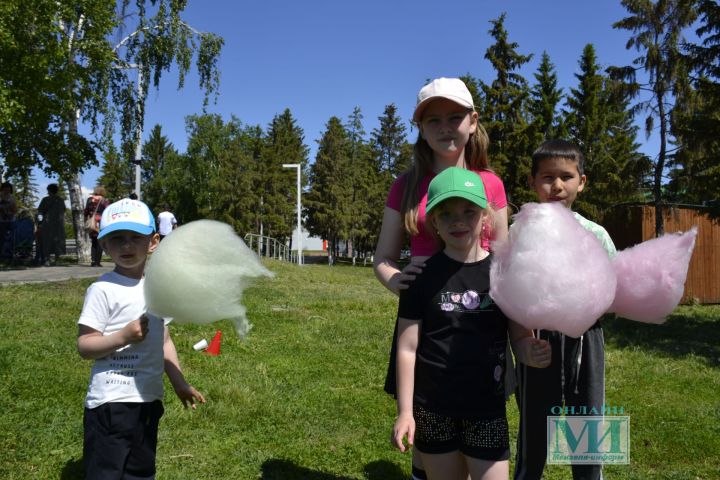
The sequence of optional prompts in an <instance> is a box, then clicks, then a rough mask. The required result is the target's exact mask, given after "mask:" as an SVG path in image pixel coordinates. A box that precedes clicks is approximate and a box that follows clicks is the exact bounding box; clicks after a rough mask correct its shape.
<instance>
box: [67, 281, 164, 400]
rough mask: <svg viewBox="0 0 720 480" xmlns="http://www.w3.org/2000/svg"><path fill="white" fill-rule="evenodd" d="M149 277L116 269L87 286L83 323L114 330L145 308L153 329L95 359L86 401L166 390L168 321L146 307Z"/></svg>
mask: <svg viewBox="0 0 720 480" xmlns="http://www.w3.org/2000/svg"><path fill="white" fill-rule="evenodd" d="M143 282H144V279H139V280H138V279H133V278H128V277H125V276H123V275H120V274H118V273H115V272H108V273H106V274H104V275H102V276H101V277H100V278H99V279H98V280H97V281H96V282H95V283H93V284H92V285H90V287H88V290H87V293H86V295H85V303H84V305H83V309H82V312H81V313H80V319H79V320H78V324H81V325H85V326H88V327H90V328H92V329H94V330H97V331H99V332H102V334H103V335H110V334H112V333H115V332H117V331H119V330H121V329H122V328H123V327H124V326H125V325H127V324H128V323H129V322H131V321H133V320H135V319H137V318H140V316H141V315H143V314H146V315H148V316H149V317H150V321H149V325H148V326H149V328H148V334H147V336H146V337H145V339H144V340H143V341H142V342H139V343H136V344H131V345H126V346H124V347H122V348H119V349H118V350H116V351H115V352H113V353H112V354H110V355H108V356H106V357H103V358H99V359H96V360H95V363H94V364H93V366H92V369H91V372H90V383H89V385H88V390H87V395H86V397H85V406H86V407H87V408H95V407H98V406H100V405H102V404H104V403H108V402H152V401H155V400H161V399H162V396H163V378H162V376H163V372H164V360H163V342H164V334H165V321H164V320H163V319H162V318H160V317H156V316H154V315H150V314H149V313H147V312H146V311H145V295H144V293H143Z"/></svg>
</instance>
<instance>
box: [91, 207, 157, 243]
mask: <svg viewBox="0 0 720 480" xmlns="http://www.w3.org/2000/svg"><path fill="white" fill-rule="evenodd" d="M118 230H130V231H131V232H137V233H140V234H142V235H150V234H151V233H154V232H155V219H154V218H153V214H152V212H151V211H150V209H149V208H148V206H147V205H145V204H144V203H143V202H141V201H140V200H131V199H129V198H123V199H122V200H118V201H117V202H115V203H111V204H110V205H108V206H107V207H106V208H105V210H103V212H102V217H101V218H100V233H99V234H98V239H100V238H103V237H104V236H105V235H107V234H108V233H112V232H116V231H118Z"/></svg>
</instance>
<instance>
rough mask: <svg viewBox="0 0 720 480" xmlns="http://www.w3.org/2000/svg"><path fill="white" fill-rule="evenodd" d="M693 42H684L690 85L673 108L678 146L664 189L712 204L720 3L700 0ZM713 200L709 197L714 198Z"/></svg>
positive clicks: (719, 125) (718, 170) (716, 170)
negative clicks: (668, 179) (690, 70)
mask: <svg viewBox="0 0 720 480" xmlns="http://www.w3.org/2000/svg"><path fill="white" fill-rule="evenodd" d="M698 11H699V13H700V26H699V28H698V29H697V32H696V33H697V35H698V38H699V39H700V41H699V43H698V44H687V45H686V46H685V50H686V52H687V57H686V58H687V60H688V63H689V64H690V65H691V68H692V71H693V72H694V73H695V75H694V77H693V80H692V83H691V89H690V91H689V92H688V94H687V95H685V96H683V97H682V98H681V99H680V100H681V101H679V102H678V103H677V104H676V106H675V109H674V110H673V112H672V117H671V119H672V134H673V135H674V136H675V139H676V141H677V144H678V150H677V152H676V153H675V155H674V156H673V158H672V162H671V163H672V165H671V166H672V168H673V169H672V171H671V172H670V177H671V180H670V184H669V186H668V191H669V192H670V194H671V195H672V196H673V197H674V199H675V200H677V201H682V200H684V201H685V202H686V203H696V204H703V203H707V204H710V205H714V207H715V209H716V213H720V211H718V210H719V209H718V205H717V203H718V202H717V200H718V189H717V186H718V185H720V35H718V34H719V33H720V5H718V3H717V2H715V1H711V0H704V1H701V2H699V6H698ZM713 201H714V202H713Z"/></svg>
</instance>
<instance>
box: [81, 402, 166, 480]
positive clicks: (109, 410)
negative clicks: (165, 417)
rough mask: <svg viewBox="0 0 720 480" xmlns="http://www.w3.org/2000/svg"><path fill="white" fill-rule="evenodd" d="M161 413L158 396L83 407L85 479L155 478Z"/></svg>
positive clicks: (123, 479) (138, 479) (128, 479)
mask: <svg viewBox="0 0 720 480" xmlns="http://www.w3.org/2000/svg"><path fill="white" fill-rule="evenodd" d="M162 414H163V406H162V402H161V401H160V400H156V401H154V402H149V403H121V402H119V403H106V404H104V405H100V406H99V407H97V408H93V409H89V408H86V409H85V417H84V421H83V423H84V427H85V441H84V445H83V464H84V465H85V478H86V480H140V479H154V478H155V451H156V449H157V433H158V424H159V423H160V417H162Z"/></svg>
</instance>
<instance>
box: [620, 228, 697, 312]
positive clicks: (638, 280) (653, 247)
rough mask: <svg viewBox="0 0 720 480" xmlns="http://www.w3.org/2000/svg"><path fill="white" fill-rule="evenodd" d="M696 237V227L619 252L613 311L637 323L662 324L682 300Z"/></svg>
mask: <svg viewBox="0 0 720 480" xmlns="http://www.w3.org/2000/svg"><path fill="white" fill-rule="evenodd" d="M696 236H697V227H693V228H691V229H690V230H688V231H687V232H685V233H683V234H668V235H664V236H662V237H660V238H654V239H652V240H647V241H645V242H642V243H640V244H638V245H636V246H634V247H631V248H627V249H625V250H623V251H621V252H619V253H618V255H617V257H615V259H614V260H613V262H612V265H613V268H614V269H615V274H616V276H617V290H616V292H615V301H614V302H613V304H612V306H611V307H610V311H611V312H615V314H617V315H618V316H619V317H623V318H627V319H630V320H636V321H638V322H646V323H663V322H664V321H665V318H666V317H667V316H668V315H669V314H670V313H672V311H673V310H674V309H675V307H677V305H678V303H680V299H681V298H682V295H683V290H684V287H685V279H686V278H687V272H688V265H689V263H690V257H691V256H692V251H693V248H694V246H695V237H696Z"/></svg>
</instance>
